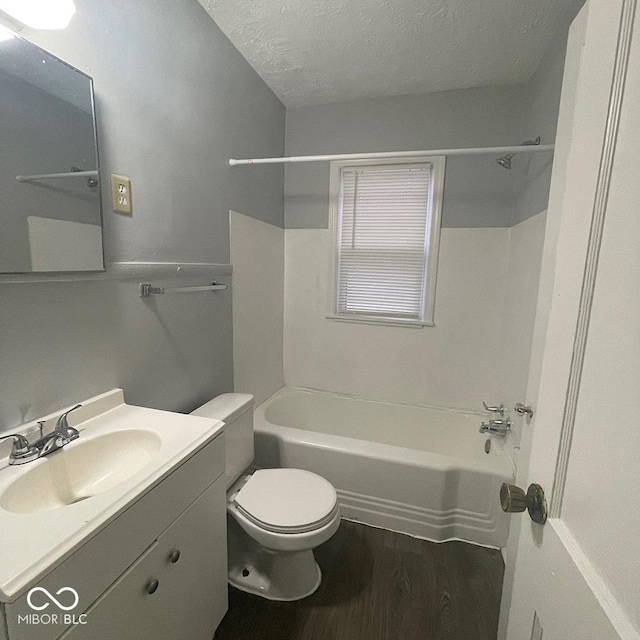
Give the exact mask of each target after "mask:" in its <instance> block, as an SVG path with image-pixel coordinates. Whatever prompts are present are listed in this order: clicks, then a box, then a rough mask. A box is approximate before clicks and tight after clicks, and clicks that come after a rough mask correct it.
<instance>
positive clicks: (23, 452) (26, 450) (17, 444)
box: [0, 433, 38, 464]
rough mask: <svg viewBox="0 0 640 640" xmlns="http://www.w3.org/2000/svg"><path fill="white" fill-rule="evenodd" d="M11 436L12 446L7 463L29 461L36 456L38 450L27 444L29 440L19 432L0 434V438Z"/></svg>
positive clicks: (4, 438)
mask: <svg viewBox="0 0 640 640" xmlns="http://www.w3.org/2000/svg"><path fill="white" fill-rule="evenodd" d="M7 438H13V447H12V448H11V455H10V456H9V464H23V463H24V462H31V460H34V459H35V458H37V457H38V450H37V449H35V448H34V447H32V446H31V445H30V444H29V441H28V440H27V439H26V438H25V437H24V436H22V435H20V434H19V433H12V434H10V435H8V436H0V440H6V439H7Z"/></svg>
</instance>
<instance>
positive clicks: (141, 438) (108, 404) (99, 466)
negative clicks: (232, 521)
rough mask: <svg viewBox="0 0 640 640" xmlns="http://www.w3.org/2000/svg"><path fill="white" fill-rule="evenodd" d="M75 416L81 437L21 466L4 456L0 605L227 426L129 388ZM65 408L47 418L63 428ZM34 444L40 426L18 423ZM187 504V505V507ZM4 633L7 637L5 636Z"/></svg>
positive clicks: (89, 403)
mask: <svg viewBox="0 0 640 640" xmlns="http://www.w3.org/2000/svg"><path fill="white" fill-rule="evenodd" d="M81 404H82V406H81V407H80V408H79V409H77V410H76V411H74V412H73V413H72V414H71V416H70V423H71V426H72V427H75V428H76V429H77V430H78V431H79V432H80V436H79V437H78V438H77V439H76V440H74V441H72V442H70V443H69V444H68V445H66V446H65V447H63V448H62V449H58V450H57V451H54V452H52V453H50V454H49V455H47V456H44V457H43V458H40V459H38V460H34V461H31V462H27V463H25V464H21V465H13V466H12V465H9V459H8V454H9V451H10V448H9V446H8V445H5V446H4V448H3V451H4V452H5V456H6V457H3V458H0V532H1V537H2V544H1V545H0V602H12V601H13V600H14V599H15V598H16V597H17V596H18V594H20V593H24V592H25V590H26V589H27V588H28V587H29V586H30V585H33V584H35V583H36V582H37V580H39V579H40V578H41V577H42V576H43V575H45V574H46V573H47V572H48V571H50V570H51V567H52V566H55V564H56V563H58V562H60V561H61V560H62V558H64V557H66V556H68V555H69V554H70V553H73V552H74V550H75V549H77V548H79V547H80V546H82V545H83V544H84V542H85V541H86V540H87V539H88V537H90V536H92V535H94V534H95V533H96V532H97V531H99V530H100V529H102V528H103V527H105V526H107V525H108V524H109V523H110V522H111V521H112V520H114V519H115V518H116V517H118V515H119V514H121V513H122V512H124V511H125V510H126V509H128V508H129V507H130V506H131V505H132V504H133V503H134V502H135V501H137V500H138V499H139V498H141V497H142V496H143V495H144V494H145V493H147V492H148V491H150V490H151V489H152V487H154V486H155V485H157V484H158V483H160V482H161V481H162V480H163V479H164V478H165V477H167V476H168V475H169V474H171V473H173V471H174V470H175V469H177V468H178V467H179V466H181V465H182V464H183V463H184V462H185V461H186V460H187V459H188V458H189V457H191V456H193V455H195V454H196V452H197V451H199V450H200V449H201V448H202V447H204V446H205V445H207V444H208V443H209V442H210V441H211V440H213V439H214V438H217V437H219V436H221V434H222V429H223V427H224V424H223V423H222V422H221V421H219V420H215V419H212V418H202V417H196V416H188V415H184V414H182V413H173V412H171V411H159V410H157V409H147V408H145V407H136V406H133V405H128V404H126V403H125V401H124V394H123V392H122V390H121V389H113V390H112V391H108V392H107V393H104V394H101V395H99V396H95V397H94V398H89V399H88V400H85V401H83V402H82V403H81ZM62 411H63V409H61V410H60V411H57V412H56V413H54V414H50V415H49V416H44V417H43V418H42V421H43V422H44V431H45V433H49V432H51V431H52V429H53V428H54V427H55V425H56V422H57V419H58V417H59V416H60V414H61V413H62ZM17 432H18V433H22V434H24V435H27V436H28V437H29V440H31V441H33V440H34V437H35V438H37V437H38V424H37V422H36V421H35V420H34V421H31V422H29V423H25V424H24V425H21V426H20V427H18V428H17ZM185 506H186V505H185ZM0 635H1V634H0Z"/></svg>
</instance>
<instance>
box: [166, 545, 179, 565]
mask: <svg viewBox="0 0 640 640" xmlns="http://www.w3.org/2000/svg"><path fill="white" fill-rule="evenodd" d="M178 560H180V549H174V550H173V551H172V552H171V555H170V556H169V562H171V564H175V563H176V562H178Z"/></svg>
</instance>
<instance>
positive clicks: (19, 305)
mask: <svg viewBox="0 0 640 640" xmlns="http://www.w3.org/2000/svg"><path fill="white" fill-rule="evenodd" d="M76 6H77V12H76V15H75V16H74V18H73V20H72V21H71V24H70V25H69V27H68V28H67V29H65V30H62V31H52V32H45V31H35V30H31V29H28V28H25V29H24V30H23V31H22V32H21V33H22V35H24V37H26V38H27V39H29V40H32V41H33V42H34V43H36V44H37V45H39V46H42V47H43V48H45V49H47V50H48V51H50V52H51V53H52V54H54V55H57V56H59V57H60V58H62V59H63V60H65V61H67V62H69V63H70V64H72V65H74V66H76V67H78V68H79V69H81V70H83V71H84V72H86V73H88V74H89V75H91V76H93V78H94V82H95V93H96V101H97V117H98V128H99V131H98V138H99V146H100V154H101V169H102V175H101V178H102V180H103V181H105V180H108V175H109V174H110V173H118V174H124V175H126V176H128V177H129V178H131V180H132V192H133V201H134V212H133V215H132V216H120V215H117V214H114V213H111V205H110V202H109V189H103V192H104V194H103V196H104V202H103V205H104V211H105V221H104V236H105V249H106V259H107V262H108V263H109V264H108V267H107V277H106V278H98V279H91V278H87V279H85V280H82V279H67V280H65V281H60V278H57V277H55V276H51V277H49V279H47V278H39V279H33V280H25V281H24V282H23V283H22V284H15V283H13V282H12V283H8V282H7V280H10V278H8V279H7V278H4V279H0V360H1V361H2V370H1V371H0V387H1V388H2V396H1V397H0V430H5V429H9V428H11V427H13V426H14V425H17V424H20V423H22V422H24V421H25V420H28V419H29V418H32V417H35V416H37V415H42V414H46V413H49V412H51V411H55V410H57V409H58V408H60V407H62V406H65V405H69V404H71V403H72V402H73V401H74V400H76V399H77V398H82V397H90V396H93V395H95V394H97V393H100V392H102V391H104V390H105V389H108V388H113V387H116V386H117V387H122V388H124V389H125V392H126V398H127V401H128V402H131V403H134V404H142V405H144V406H149V407H155V408H161V409H169V410H189V409H192V408H193V407H195V406H196V405H197V404H198V403H199V402H203V401H204V400H206V399H208V398H210V397H212V396H213V395H215V394H216V393H220V392H223V391H229V390H231V389H232V387H233V364H232V348H231V345H232V316H231V292H230V291H229V292H228V294H222V295H220V292H218V293H200V294H184V295H180V296H166V298H161V297H154V298H152V299H149V300H145V301H142V300H141V299H140V297H139V295H138V291H137V285H138V282H140V281H138V282H135V281H134V280H122V279H121V278H120V277H119V276H118V275H117V274H116V273H115V272H116V270H117V269H116V267H115V266H113V263H123V262H126V263H129V262H134V261H135V262H143V263H146V262H149V263H154V264H156V265H158V266H157V267H151V269H155V271H154V272H153V273H154V275H153V276H152V277H151V280H150V281H151V282H153V283H154V284H158V285H162V284H167V283H169V282H175V283H176V284H181V285H182V286H187V285H194V284H199V283H201V282H202V279H204V282H206V281H207V279H208V278H210V277H211V276H212V275H213V272H215V271H216V269H217V268H216V267H215V265H227V266H226V267H225V268H226V270H227V275H228V272H229V267H228V263H229V226H228V225H229V222H228V220H229V210H230V209H232V208H233V209H237V210H240V211H242V212H243V213H244V214H246V215H248V216H252V217H254V218H257V219H261V220H266V221H268V222H270V223H271V224H273V225H276V226H282V225H283V191H282V176H283V170H282V167H264V168H262V167H261V168H254V170H253V171H251V172H250V173H249V172H234V171H232V170H231V169H230V167H229V166H228V164H227V161H228V159H229V158H230V157H232V156H246V155H253V154H260V155H282V154H283V152H284V143H283V141H284V107H283V106H282V104H281V103H280V102H279V100H278V99H277V98H276V97H275V96H274V94H273V93H272V92H271V91H270V90H269V88H268V87H267V86H266V85H265V84H264V82H263V81H262V80H261V79H260V78H259V77H258V76H257V74H256V73H255V72H254V71H253V69H252V68H251V67H250V66H249V64H248V63H247V62H246V61H245V60H244V58H243V57H242V56H241V55H240V54H239V53H238V51H237V50H236V49H235V48H234V47H233V45H231V43H230V42H229V41H228V40H227V38H226V37H225V36H224V35H223V34H222V32H221V31H220V30H219V29H218V28H217V27H216V25H215V24H214V23H213V22H212V21H211V20H210V19H209V17H208V16H207V15H206V13H205V11H204V9H202V7H200V5H199V4H198V3H197V2H195V1H187V0H179V1H178V2H173V1H170V0H160V1H159V2H157V1H151V0H141V1H139V2H134V3H131V2H125V1H124V0H115V1H113V2H100V1H99V0H77V2H76ZM159 263H163V264H159ZM185 263H200V264H202V263H205V264H210V265H213V266H212V267H210V268H206V267H205V268H203V270H200V271H195V272H194V273H193V275H189V271H188V267H183V270H182V272H180V273H182V274H184V275H182V276H180V274H179V273H178V272H176V269H177V267H178V266H179V265H181V264H182V265H184V264H185ZM218 277H220V273H219V271H218Z"/></svg>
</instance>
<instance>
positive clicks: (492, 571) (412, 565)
mask: <svg viewBox="0 0 640 640" xmlns="http://www.w3.org/2000/svg"><path fill="white" fill-rule="evenodd" d="M316 559H317V561H318V564H319V565H320V568H321V569H322V575H323V579H322V584H321V585H320V588H319V589H318V591H316V593H314V594H313V595H312V596H310V597H309V598H306V599H304V600H300V601H298V602H270V601H268V600H265V599H263V598H260V597H258V596H252V595H249V594H246V593H243V592H241V591H237V590H236V589H233V588H232V589H230V593H229V611H228V613H227V615H226V616H225V618H224V620H223V621H222V624H221V625H220V627H219V629H218V632H217V633H216V640H267V639H268V640H401V639H402V640H445V639H446V640H495V638H496V631H497V626H498V612H499V607H500V592H501V589H502V574H503V570H504V565H503V562H502V556H501V554H500V552H499V551H493V550H491V549H483V548H481V547H476V546H473V545H470V544H465V543H463V542H446V543H442V544H435V543H432V542H426V541H424V540H417V539H415V538H411V537H408V536H403V535H400V534H397V533H391V532H389V531H383V530H381V529H373V528H371V527H366V526H364V525H359V524H354V523H352V522H346V521H343V522H342V524H341V525H340V529H339V530H338V532H337V533H336V535H335V536H334V537H333V538H332V539H331V540H329V542H327V543H326V544H324V545H323V546H321V547H319V548H318V549H317V550H316Z"/></svg>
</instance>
